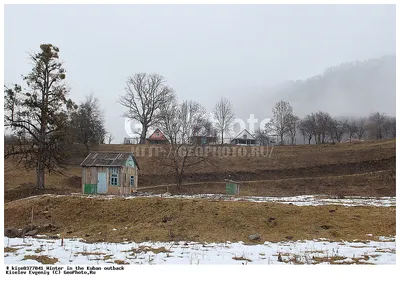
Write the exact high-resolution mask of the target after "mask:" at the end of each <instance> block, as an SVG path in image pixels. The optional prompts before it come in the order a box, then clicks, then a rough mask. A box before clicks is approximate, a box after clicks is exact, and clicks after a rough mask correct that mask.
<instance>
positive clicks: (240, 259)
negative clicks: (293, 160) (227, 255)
mask: <svg viewBox="0 0 400 281" xmlns="http://www.w3.org/2000/svg"><path fill="white" fill-rule="evenodd" d="M232 259H233V260H236V261H247V262H253V261H252V260H251V259H248V258H245V257H243V256H241V257H233V258H232Z"/></svg>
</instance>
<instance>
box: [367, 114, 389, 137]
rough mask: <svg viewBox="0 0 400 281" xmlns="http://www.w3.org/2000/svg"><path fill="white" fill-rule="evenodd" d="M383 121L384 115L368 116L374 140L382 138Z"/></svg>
mask: <svg viewBox="0 0 400 281" xmlns="http://www.w3.org/2000/svg"><path fill="white" fill-rule="evenodd" d="M385 120H386V115H385V114H384V113H380V112H375V113H372V114H371V115H370V116H369V121H370V125H371V129H372V130H373V131H374V136H375V137H376V139H381V138H383V124H384V122H385Z"/></svg>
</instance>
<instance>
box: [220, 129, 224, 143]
mask: <svg viewBox="0 0 400 281" xmlns="http://www.w3.org/2000/svg"><path fill="white" fill-rule="evenodd" d="M221 144H224V131H223V130H222V132H221Z"/></svg>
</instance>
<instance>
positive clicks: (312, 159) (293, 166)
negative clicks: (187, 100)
mask: <svg viewBox="0 0 400 281" xmlns="http://www.w3.org/2000/svg"><path fill="white" fill-rule="evenodd" d="M159 147H162V146H159ZM232 147H234V146H231V148H232ZM138 148H139V149H141V150H143V151H145V153H146V154H145V156H142V155H139V156H138V157H137V158H138V162H139V164H140V168H141V169H140V171H139V187H143V186H153V185H165V184H174V174H173V173H172V172H171V171H168V169H166V167H165V166H163V165H162V161H161V158H160V157H156V156H154V154H153V155H152V156H149V151H150V146H149V145H140V146H138V145H100V146H99V147H98V148H97V150H100V151H133V152H136V150H137V149H138ZM167 148H168V147H165V149H167ZM217 148H220V146H217ZM235 148H237V147H235ZM242 149H246V150H248V151H251V149H252V148H250V147H242ZM395 150H396V142H395V140H383V141H366V142H363V143H357V144H355V143H354V144H349V143H343V144H336V145H311V146H309V145H297V146H282V147H280V146H279V147H274V150H273V153H272V154H271V158H267V157H233V156H227V157H209V161H210V162H212V163H213V165H200V166H196V167H194V168H193V169H192V170H190V169H188V170H187V174H186V177H185V180H184V181H185V182H187V183H196V182H206V183H205V184H201V185H197V186H196V185H191V186H187V187H184V188H183V189H182V190H180V191H174V190H173V188H172V190H170V191H173V192H179V193H204V192H207V193H215V192H221V191H223V189H224V184H223V183H222V182H223V181H224V179H225V178H227V177H228V175H231V176H232V178H233V179H235V180H238V181H251V182H245V183H244V184H243V185H242V189H241V190H242V192H243V195H255V196H257V195H259V196H285V195H296V194H306V193H308V194H310V193H320V194H321V193H328V194H335V195H364V196H394V195H395V191H396V188H395V155H396V152H395ZM78 160H79V159H78V158H77V159H76V161H75V162H76V163H79V162H80V161H78ZM216 167H217V168H216ZM384 170H386V171H387V172H385V173H377V171H384ZM370 172H372V174H365V173H370ZM21 174H23V176H21ZM80 177H81V168H80V167H79V166H78V164H76V165H74V166H70V167H69V168H68V169H67V170H66V171H65V175H58V174H50V175H48V174H47V175H46V185H47V188H46V189H45V190H44V191H43V192H41V193H54V194H70V193H73V192H81V186H80V180H79V179H80ZM35 178H36V175H35V171H25V170H23V169H22V168H18V167H16V166H15V162H14V161H13V160H12V159H5V161H4V182H5V189H4V190H5V202H8V201H11V200H16V199H19V198H24V197H28V196H32V195H35V194H36V193H33V192H32V188H33V186H34V183H35ZM213 182H218V184H215V183H213ZM160 191H162V192H165V191H166V187H163V188H161V189H160Z"/></svg>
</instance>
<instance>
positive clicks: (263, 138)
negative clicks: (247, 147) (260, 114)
mask: <svg viewBox="0 0 400 281" xmlns="http://www.w3.org/2000/svg"><path fill="white" fill-rule="evenodd" d="M254 137H255V139H256V141H257V142H258V143H259V144H260V145H263V146H265V145H269V142H270V136H269V135H268V132H267V131H266V130H261V129H257V130H256V131H255V132H254Z"/></svg>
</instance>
